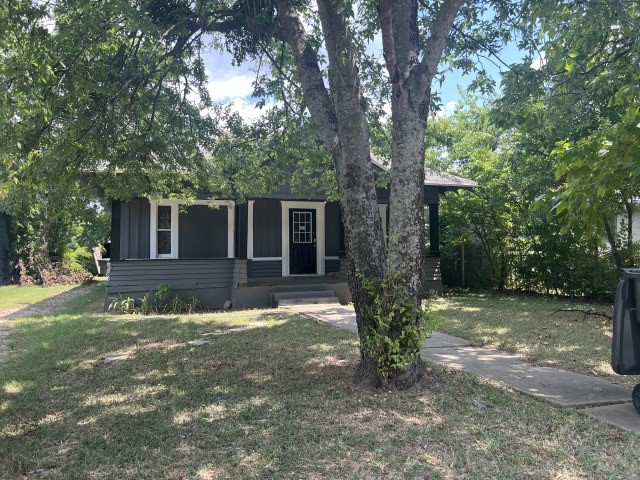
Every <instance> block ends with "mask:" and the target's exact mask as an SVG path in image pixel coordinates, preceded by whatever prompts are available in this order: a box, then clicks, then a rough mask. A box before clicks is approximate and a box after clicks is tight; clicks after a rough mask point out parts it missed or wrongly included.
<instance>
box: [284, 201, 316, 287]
mask: <svg viewBox="0 0 640 480" xmlns="http://www.w3.org/2000/svg"><path fill="white" fill-rule="evenodd" d="M325 204H326V202H293V201H281V202H280V205H281V208H282V276H283V277H289V276H291V274H290V273H289V269H290V268H289V267H290V258H289V257H290V252H289V210H291V209H296V208H303V209H308V210H315V211H316V273H315V274H313V275H324V273H325V271H324V259H325V251H324V249H325V238H324V237H325V224H324V223H325V220H324V219H325V214H324V211H325Z"/></svg>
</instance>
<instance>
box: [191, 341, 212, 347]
mask: <svg viewBox="0 0 640 480" xmlns="http://www.w3.org/2000/svg"><path fill="white" fill-rule="evenodd" d="M187 344H189V345H191V346H193V347H202V346H203V345H208V344H209V342H207V341H206V340H191V341H190V342H187Z"/></svg>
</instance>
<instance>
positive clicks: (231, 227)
mask: <svg viewBox="0 0 640 480" xmlns="http://www.w3.org/2000/svg"><path fill="white" fill-rule="evenodd" d="M184 204H186V205H216V206H219V207H227V258H234V256H235V249H234V244H235V241H234V240H235V218H236V216H235V206H236V205H235V202H234V201H233V200H192V201H189V202H186V201H184V200H170V199H162V200H149V206H150V209H149V210H150V212H149V216H150V219H149V220H150V221H149V258H151V259H162V258H179V257H178V252H179V244H178V239H179V238H180V220H179V218H180V217H179V209H180V205H184ZM158 206H170V207H171V254H170V255H159V254H158V243H157V241H158Z"/></svg>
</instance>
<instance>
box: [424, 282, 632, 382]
mask: <svg viewBox="0 0 640 480" xmlns="http://www.w3.org/2000/svg"><path fill="white" fill-rule="evenodd" d="M432 307H433V310H434V311H435V312H436V313H437V314H438V315H439V316H440V317H441V318H442V320H443V321H442V324H441V325H440V327H439V330H440V331H442V332H445V333H449V334H451V335H457V336H459V337H462V338H465V339H467V340H469V341H471V342H472V343H473V344H475V345H486V346H491V347H495V348H498V349H500V350H506V351H508V352H512V353H517V354H520V355H522V356H523V357H525V358H526V359H527V360H528V361H530V362H532V363H536V364H538V365H546V366H553V367H559V368H563V369H566V370H572V371H575V372H579V373H585V374H587V375H597V376H600V377H605V378H607V379H609V380H612V381H615V382H618V383H623V384H628V385H635V384H636V383H640V377H638V376H620V375H616V374H615V373H614V372H613V370H612V369H611V365H610V360H611V336H612V333H611V320H608V319H606V318H603V317H596V316H585V315H583V314H582V313H580V312H562V311H558V310H560V309H562V308H571V309H579V310H585V311H589V310H590V309H594V310H596V311H599V312H605V313H607V314H609V315H612V314H613V309H612V307H611V306H610V305H601V304H600V305H589V304H580V303H576V302H571V301H562V300H558V299H552V298H544V297H536V296H525V295H499V294H467V295H452V296H447V297H444V298H440V299H437V300H435V301H434V302H432ZM554 312H555V313H554Z"/></svg>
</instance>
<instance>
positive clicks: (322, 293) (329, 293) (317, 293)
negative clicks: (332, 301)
mask: <svg viewBox="0 0 640 480" xmlns="http://www.w3.org/2000/svg"><path fill="white" fill-rule="evenodd" d="M271 295H272V296H273V301H274V302H277V301H278V300H288V299H290V298H321V297H335V296H336V293H335V292H334V291H333V290H309V291H304V292H279V293H272V294H271Z"/></svg>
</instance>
